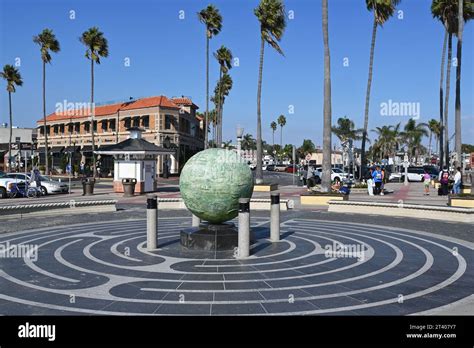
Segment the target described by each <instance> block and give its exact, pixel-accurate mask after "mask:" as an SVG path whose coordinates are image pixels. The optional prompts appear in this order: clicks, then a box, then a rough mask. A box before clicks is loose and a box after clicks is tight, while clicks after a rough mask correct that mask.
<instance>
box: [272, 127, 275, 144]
mask: <svg viewBox="0 0 474 348" xmlns="http://www.w3.org/2000/svg"><path fill="white" fill-rule="evenodd" d="M272 142H273V148H275V131H274V130H273V129H272Z"/></svg>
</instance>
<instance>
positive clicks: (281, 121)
mask: <svg viewBox="0 0 474 348" xmlns="http://www.w3.org/2000/svg"><path fill="white" fill-rule="evenodd" d="M277 122H278V125H279V126H280V147H282V148H283V127H285V125H286V117H285V116H284V115H280V116H278V119H277Z"/></svg>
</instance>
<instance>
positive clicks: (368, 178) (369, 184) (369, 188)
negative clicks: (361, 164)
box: [365, 168, 374, 196]
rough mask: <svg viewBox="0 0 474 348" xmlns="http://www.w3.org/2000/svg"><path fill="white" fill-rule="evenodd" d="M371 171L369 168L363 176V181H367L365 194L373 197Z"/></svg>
mask: <svg viewBox="0 0 474 348" xmlns="http://www.w3.org/2000/svg"><path fill="white" fill-rule="evenodd" d="M373 171H374V170H373V169H372V168H370V169H369V170H368V171H367V172H366V174H365V180H366V181H367V193H368V194H369V196H373V195H374V180H373V178H372V174H373Z"/></svg>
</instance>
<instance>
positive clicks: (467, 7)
mask: <svg viewBox="0 0 474 348" xmlns="http://www.w3.org/2000/svg"><path fill="white" fill-rule="evenodd" d="M473 16H474V5H473V4H472V2H471V1H469V0H467V1H463V0H459V4H458V16H457V21H458V28H457V29H458V30H457V34H456V36H457V38H458V43H457V48H456V58H457V66H456V100H455V108H456V109H455V118H454V129H455V137H454V139H455V142H454V143H455V151H456V154H457V161H458V162H457V164H456V166H458V165H460V164H461V163H462V157H461V156H462V140H461V60H462V34H463V30H464V22H466V23H467V22H468V21H469V20H471V19H472V18H473Z"/></svg>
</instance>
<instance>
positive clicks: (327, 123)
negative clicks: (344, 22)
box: [321, 0, 332, 192]
mask: <svg viewBox="0 0 474 348" xmlns="http://www.w3.org/2000/svg"><path fill="white" fill-rule="evenodd" d="M322 17H323V18H322V22H323V42H324V106H323V115H324V126H323V166H322V173H321V174H322V176H321V191H322V192H329V191H330V190H331V123H332V120H331V117H332V116H331V56H330V52H329V29H328V0H323V1H322Z"/></svg>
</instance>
